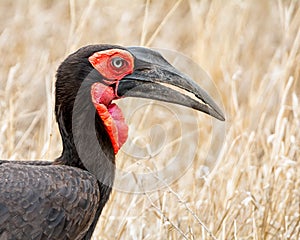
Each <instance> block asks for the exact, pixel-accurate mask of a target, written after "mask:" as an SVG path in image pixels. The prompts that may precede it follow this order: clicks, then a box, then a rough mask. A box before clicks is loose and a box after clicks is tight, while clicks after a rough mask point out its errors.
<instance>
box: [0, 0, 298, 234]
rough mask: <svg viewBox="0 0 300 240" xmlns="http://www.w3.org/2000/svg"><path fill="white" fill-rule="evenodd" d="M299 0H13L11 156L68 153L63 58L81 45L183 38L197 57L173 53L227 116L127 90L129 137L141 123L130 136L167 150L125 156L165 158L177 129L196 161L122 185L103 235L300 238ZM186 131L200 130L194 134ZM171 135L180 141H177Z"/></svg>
mask: <svg viewBox="0 0 300 240" xmlns="http://www.w3.org/2000/svg"><path fill="white" fill-rule="evenodd" d="M299 7H300V1H298V0H290V1H285V0H278V1H260V0H253V1H246V0H228V1H222V0H212V1H210V0H202V1H201V0H199V1H198V0H179V1H158V0H154V1H150V0H145V1H137V0H136V1H135V0H134V1H129V0H124V1H111V0H110V1H109V0H102V1H96V0H94V1H80V0H69V1H54V0H53V1H49V0H32V1H30V0H17V1H10V0H1V2H0V49H1V64H0V158H1V159H54V158H56V157H58V156H59V154H60V151H61V142H60V136H59V133H58V129H57V126H56V122H55V118H54V115H53V106H54V97H53V96H54V90H55V89H54V83H55V71H56V69H57V67H58V66H59V64H60V63H61V61H62V60H63V59H64V58H65V57H66V56H67V55H68V54H70V53H71V52H73V51H75V50H76V49H78V48H79V47H81V46H84V45H87V44H96V43H110V44H119V45H124V46H132V45H138V46H139V45H141V46H146V47H154V48H160V49H169V50H173V51H176V52H179V53H182V54H184V55H185V56H188V57H189V58H190V59H187V58H185V57H180V58H179V61H178V59H177V61H175V60H174V58H172V54H168V52H166V57H168V56H169V57H170V58H169V59H170V61H171V62H173V63H174V64H175V65H176V66H177V67H178V68H180V67H181V68H183V70H184V71H185V72H186V73H187V74H189V75H190V76H193V78H194V79H195V78H196V79H195V81H197V83H198V84H199V85H201V86H203V88H205V89H206V90H207V91H208V92H209V93H210V94H211V95H212V96H214V97H215V99H216V101H217V102H218V104H219V105H221V106H222V107H223V109H224V112H225V114H226V122H225V123H224V124H222V125H220V124H219V123H216V122H215V121H214V120H211V118H209V117H208V116H206V115H204V114H197V113H194V112H193V111H190V110H187V109H182V108H176V107H174V108H173V105H172V106H171V105H166V106H167V107H165V105H160V104H159V106H156V105H157V104H158V103H157V102H151V104H150V106H151V107H150V108H149V107H148V105H149V103H147V101H146V102H143V101H141V102H139V103H140V104H142V106H144V105H143V104H146V105H147V104H148V105H147V106H145V109H143V108H142V110H140V106H141V105H134V104H135V103H136V102H137V101H136V100H135V101H132V100H128V101H123V102H122V101H121V102H120V106H121V108H122V109H123V112H124V114H125V115H126V116H128V118H127V119H129V120H128V121H129V122H128V124H129V126H130V130H131V132H130V137H131V138H132V139H133V138H135V137H137V136H142V137H141V139H142V140H139V139H135V140H132V141H131V143H132V142H133V143H134V144H139V145H138V146H139V147H143V148H145V149H147V146H152V147H154V148H155V149H159V151H160V154H158V155H157V154H156V152H155V151H154V150H153V152H151V151H150V153H149V151H148V155H149V156H148V155H147V156H148V158H147V159H148V160H149V159H150V160H149V161H139V162H138V164H137V162H136V161H135V159H134V158H133V157H132V155H131V156H129V155H130V154H129V155H128V152H127V150H128V149H130V146H124V151H121V152H120V153H119V154H118V156H117V167H118V169H126V170H127V171H133V172H134V171H139V172H143V171H144V170H145V169H149V168H151V166H152V167H153V164H154V162H156V163H158V164H159V167H163V166H165V164H168V158H169V156H171V155H172V153H173V152H174V151H175V149H177V145H176V144H177V142H178V141H179V142H180V144H181V145H183V147H185V145H186V149H187V148H188V147H190V146H193V149H196V150H197V151H196V152H195V153H194V154H192V157H190V155H189V152H188V151H187V152H186V154H183V157H182V158H184V159H183V161H190V160H191V163H190V165H189V168H188V170H187V171H183V172H181V173H180V175H181V177H180V178H179V179H177V181H173V182H170V183H167V184H166V185H165V186H164V187H161V188H159V189H157V190H155V191H151V192H144V193H143V194H132V193H128V192H126V191H125V192H122V191H119V190H118V189H117V190H114V191H113V194H112V196H111V198H110V200H109V202H108V204H107V205H106V207H105V209H104V212H103V214H102V216H101V217H100V220H99V224H98V226H97V229H96V232H95V234H94V236H93V239H299V238H300V204H299V203H300V162H299V156H300V136H299V135H300V133H299V129H300V107H299V104H300V102H299V94H300V82H299V81H300V80H299V73H300V64H299V63H300V28H299V26H300V8H299ZM173 60H174V61H173ZM195 66H199V67H198V68H197V67H195ZM198 72H199V73H198ZM200 72H201V74H200ZM197 74H199V75H197ZM198 76H199V77H198ZM203 76H204V77H203ZM132 109H134V111H132ZM166 109H167V110H168V109H175V110H174V112H172V111H167V110H166ZM146 110H147V111H146ZM178 115H186V116H189V117H186V118H184V120H182V119H178V118H176V116H178ZM178 121H179V123H178ZM163 124H168V125H167V126H165V125H163ZM195 124H196V125H195ZM161 126H164V127H163V128H162V127H161ZM182 126H186V128H184V127H182ZM195 126H196V129H195ZM145 129H146V130H149V129H150V130H151V131H150V133H149V131H145ZM193 129H194V131H193ZM182 131H185V132H192V133H193V134H194V136H193V137H190V139H187V140H186V139H185V140H184V141H183V140H182V139H183V138H182V137H181V136H182ZM160 134H161V135H160ZM195 134H196V135H195ZM143 136H145V137H143ZM149 136H150V137H149ZM162 139H165V140H164V141H162ZM151 141H152V142H151ZM158 141H161V143H160V144H158V145H159V146H155V144H157V142H158ZM165 141H167V142H172V143H173V142H174V144H173V145H172V146H171V147H169V148H167V149H166V147H165V146H166V143H165ZM155 142H156V143H155ZM151 144H152V145H151ZM125 150H126V151H125ZM128 151H129V150H128ZM146 153H147V152H146ZM146 153H144V152H139V154H140V155H141V154H142V155H143V154H144V155H145V154H146ZM152 153H155V154H153V155H155V157H154V156H152ZM140 155H139V156H140ZM144 155H143V157H144ZM208 155H210V157H211V158H212V160H211V161H210V162H207V156H208ZM152 158H153V159H152ZM185 158H186V159H185ZM154 159H155V161H154ZM152 160H153V161H152ZM141 165H142V166H143V167H142V168H141ZM203 166H206V167H207V168H203ZM203 169H204V171H203ZM117 184H121V183H120V180H119V182H118V179H117ZM123 184H124V183H123ZM118 186H119V185H118Z"/></svg>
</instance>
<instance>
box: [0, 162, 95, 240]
mask: <svg viewBox="0 0 300 240" xmlns="http://www.w3.org/2000/svg"><path fill="white" fill-rule="evenodd" d="M99 200H100V194H99V186H98V183H97V180H96V178H95V177H94V176H93V175H92V174H90V173H89V172H87V171H84V170H82V169H79V168H76V167H70V166H62V165H52V164H50V163H49V164H46V163H44V164H41V165H32V164H28V162H27V163H24V164H22V163H19V162H18V163H13V162H8V161H7V162H3V161H2V163H1V164H0V239H2V238H1V236H2V234H3V236H7V238H8V239H11V238H13V239H29V238H32V237H33V236H35V237H36V238H37V239H77V238H78V237H79V234H82V233H84V232H85V231H87V230H88V228H89V226H90V224H91V222H92V221H93V219H94V216H93V213H94V212H96V209H97V208H98V204H99ZM79 226H83V227H81V228H79ZM82 228H86V229H82ZM63 229H65V230H67V231H65V230H64V231H63ZM64 234H66V235H64ZM4 239H5V237H4Z"/></svg>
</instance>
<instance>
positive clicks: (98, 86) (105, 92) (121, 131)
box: [91, 83, 128, 154]
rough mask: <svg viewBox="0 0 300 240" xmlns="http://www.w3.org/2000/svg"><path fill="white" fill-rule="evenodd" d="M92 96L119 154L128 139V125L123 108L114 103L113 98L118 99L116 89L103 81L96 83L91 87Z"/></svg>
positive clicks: (115, 150)
mask: <svg viewBox="0 0 300 240" xmlns="http://www.w3.org/2000/svg"><path fill="white" fill-rule="evenodd" d="M91 96H92V102H93V104H94V106H95V108H96V110H97V113H98V115H99V117H100V118H101V119H102V121H103V123H104V126H105V129H106V131H107V133H108V135H109V137H110V140H111V142H112V145H113V148H114V152H115V154H117V153H118V151H119V149H120V148H121V147H122V145H123V144H124V143H125V142H126V140H127V137H128V126H127V124H126V123H125V118H124V116H123V113H122V111H121V109H120V108H119V107H118V106H117V105H116V104H115V103H112V100H114V99H117V97H116V95H115V93H114V89H113V88H112V87H110V86H106V85H104V84H102V83H94V84H93V85H92V88H91Z"/></svg>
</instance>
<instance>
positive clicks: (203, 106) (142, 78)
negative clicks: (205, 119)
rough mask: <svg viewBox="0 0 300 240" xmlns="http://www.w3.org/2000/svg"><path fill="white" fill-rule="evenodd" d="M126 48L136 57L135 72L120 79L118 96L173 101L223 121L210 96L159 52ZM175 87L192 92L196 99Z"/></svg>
mask: <svg viewBox="0 0 300 240" xmlns="http://www.w3.org/2000/svg"><path fill="white" fill-rule="evenodd" d="M128 50H129V52H130V53H131V54H132V55H133V56H134V58H135V60H134V72H133V73H132V74H130V75H127V76H125V77H124V78H123V79H121V80H120V81H119V84H118V88H117V94H118V96H120V97H140V98H149V99H154V100H160V101H164V102H170V103H176V104H179V105H183V106H186V107H190V108H193V109H196V110H199V111H202V112H204V113H207V114H209V115H211V116H213V117H215V118H217V119H219V120H221V121H224V120H225V117H224V114H223V113H222V111H221V109H220V108H219V107H218V105H217V104H216V103H215V102H214V101H213V99H212V98H211V97H210V96H209V95H208V94H207V93H206V92H205V91H204V90H203V89H202V88H200V86H199V85H197V84H196V83H195V82H194V81H193V80H192V79H190V78H189V77H188V76H187V75H185V74H183V73H181V72H180V71H178V70H177V69H176V68H175V67H173V66H172V65H171V64H170V63H168V62H167V60H165V59H164V58H163V57H162V56H161V54H159V53H158V52H156V51H153V50H151V49H148V48H143V47H129V48H128ZM174 87H175V88H174ZM176 88H177V89H178V90H179V89H181V90H184V91H185V92H190V93H192V94H193V95H194V96H195V98H192V97H190V96H188V95H186V94H183V93H181V92H182V91H178V90H177V89H176Z"/></svg>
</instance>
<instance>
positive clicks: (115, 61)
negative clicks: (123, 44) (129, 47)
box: [111, 57, 125, 68]
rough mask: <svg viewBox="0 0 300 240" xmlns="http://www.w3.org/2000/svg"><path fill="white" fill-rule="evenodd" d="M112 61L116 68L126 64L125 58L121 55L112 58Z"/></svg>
mask: <svg viewBox="0 0 300 240" xmlns="http://www.w3.org/2000/svg"><path fill="white" fill-rule="evenodd" d="M111 63H112V65H113V67H115V68H122V67H123V66H124V64H125V60H124V59H123V58H120V57H115V58H113V59H112V60H111Z"/></svg>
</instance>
